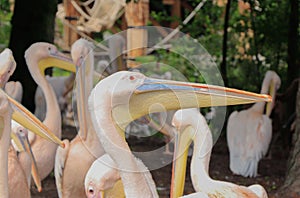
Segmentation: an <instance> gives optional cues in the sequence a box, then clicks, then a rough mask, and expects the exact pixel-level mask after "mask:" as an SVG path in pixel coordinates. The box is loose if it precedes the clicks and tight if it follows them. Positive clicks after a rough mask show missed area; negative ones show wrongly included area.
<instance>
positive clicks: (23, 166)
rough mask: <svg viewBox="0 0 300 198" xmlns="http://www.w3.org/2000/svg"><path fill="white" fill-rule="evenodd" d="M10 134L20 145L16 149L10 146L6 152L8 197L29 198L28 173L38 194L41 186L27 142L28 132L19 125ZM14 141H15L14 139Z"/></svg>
mask: <svg viewBox="0 0 300 198" xmlns="http://www.w3.org/2000/svg"><path fill="white" fill-rule="evenodd" d="M12 133H14V134H15V135H16V136H17V137H18V139H19V140H20V142H19V144H21V145H20V146H19V147H16V148H14V147H13V146H11V147H10V149H9V151H8V185H9V195H10V197H28V198H29V197H30V186H31V185H30V184H31V174H30V173H32V176H33V178H34V181H35V183H36V185H37V187H38V191H39V192H41V190H42V186H41V181H40V178H39V175H38V171H37V167H36V163H35V159H34V156H33V154H32V151H31V148H30V144H29V141H28V131H27V129H26V128H24V127H22V126H20V125H15V126H13V127H12ZM14 140H16V138H15V139H14ZM17 145H18V144H17ZM17 152H18V154H17Z"/></svg>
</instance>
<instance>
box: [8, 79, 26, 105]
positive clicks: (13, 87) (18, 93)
mask: <svg viewBox="0 0 300 198" xmlns="http://www.w3.org/2000/svg"><path fill="white" fill-rule="evenodd" d="M4 90H5V92H6V93H7V94H8V95H9V96H10V97H12V98H13V99H15V100H16V101H17V102H21V101H22V97H23V87H22V84H21V83H20V82H19V81H9V82H7V83H6V84H5V88H4Z"/></svg>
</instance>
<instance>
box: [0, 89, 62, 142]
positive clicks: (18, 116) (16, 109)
mask: <svg viewBox="0 0 300 198" xmlns="http://www.w3.org/2000/svg"><path fill="white" fill-rule="evenodd" d="M0 93H1V94H5V96H6V97H7V98H8V101H9V102H10V104H11V107H12V109H13V114H12V119H13V120H15V121H16V122H18V123H19V124H21V125H22V126H24V127H25V128H27V129H28V130H30V131H32V132H33V133H35V134H37V135H39V136H41V137H43V138H45V139H47V140H49V141H52V142H54V143H56V144H58V145H60V146H61V147H63V148H64V147H65V145H64V143H63V142H62V141H61V140H60V139H59V138H58V137H56V136H55V135H54V134H53V133H52V132H51V131H50V130H49V129H48V128H47V127H46V126H45V125H44V124H43V123H42V122H41V121H40V120H39V119H38V118H37V117H35V116H34V115H33V114H32V113H31V112H30V111H28V110H27V109H26V108H25V107H24V106H23V105H21V104H20V103H18V102H17V101H15V100H14V99H13V98H11V97H10V96H8V95H7V94H6V93H5V92H4V91H3V90H2V89H0Z"/></svg>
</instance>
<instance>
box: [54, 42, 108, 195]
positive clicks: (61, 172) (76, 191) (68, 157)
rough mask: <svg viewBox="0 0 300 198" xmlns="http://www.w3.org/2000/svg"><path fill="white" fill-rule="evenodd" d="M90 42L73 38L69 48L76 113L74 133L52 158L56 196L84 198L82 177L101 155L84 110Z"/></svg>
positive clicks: (89, 86) (90, 72)
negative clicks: (74, 76) (72, 65)
mask: <svg viewBox="0 0 300 198" xmlns="http://www.w3.org/2000/svg"><path fill="white" fill-rule="evenodd" d="M92 50H93V48H92V43H90V42H89V41H87V40H85V39H79V40H77V41H76V42H75V43H74V44H73V45H72V49H71V55H72V58H73V62H74V63H75V64H76V68H77V77H76V78H77V79H76V101H77V109H78V110H77V112H78V123H79V131H78V135H76V137H75V138H74V139H73V140H72V141H71V142H70V143H69V141H68V140H64V142H65V144H66V145H67V146H66V147H65V148H64V149H63V148H58V149H57V152H56V158H55V180H56V186H57V191H58V195H59V197H60V198H62V197H84V196H85V190H84V179H85V175H86V173H87V171H88V169H89V168H90V166H91V165H92V163H93V162H94V161H95V160H96V159H97V158H98V157H100V156H101V155H103V154H104V150H103V148H102V145H101V143H100V142H99V140H98V138H97V135H96V133H95V131H94V129H93V125H92V123H91V119H90V115H89V114H88V112H87V108H88V107H87V103H88V96H89V94H90V92H91V90H92V88H93V72H94V68H93V67H94V54H93V52H92Z"/></svg>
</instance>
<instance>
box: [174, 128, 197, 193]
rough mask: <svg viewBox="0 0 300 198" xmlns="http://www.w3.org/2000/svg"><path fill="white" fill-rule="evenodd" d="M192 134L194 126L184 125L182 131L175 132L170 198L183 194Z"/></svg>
mask: <svg viewBox="0 0 300 198" xmlns="http://www.w3.org/2000/svg"><path fill="white" fill-rule="evenodd" d="M194 134H195V133H194V128H193V127H191V126H188V127H186V128H185V129H184V131H183V132H180V133H177V134H176V141H175V146H174V148H175V150H174V156H173V166H172V180H171V181H172V183H171V192H170V194H171V195H170V197H172V198H173V197H180V196H182V195H183V191H184V183H185V175H186V165H187V157H188V150H189V146H190V145H191V143H192V141H193V136H194Z"/></svg>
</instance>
